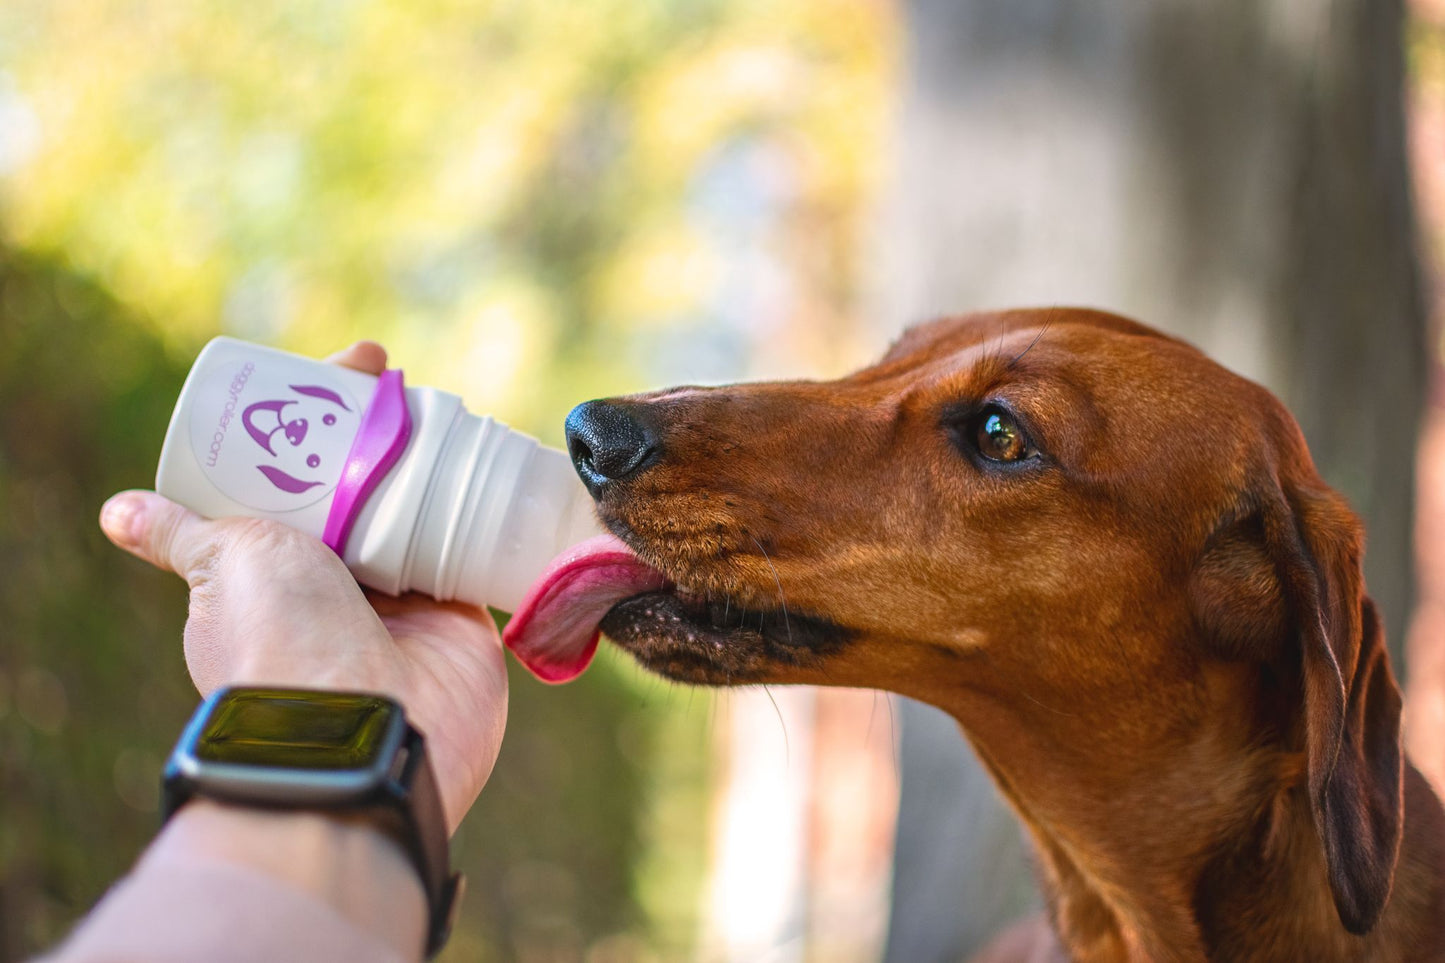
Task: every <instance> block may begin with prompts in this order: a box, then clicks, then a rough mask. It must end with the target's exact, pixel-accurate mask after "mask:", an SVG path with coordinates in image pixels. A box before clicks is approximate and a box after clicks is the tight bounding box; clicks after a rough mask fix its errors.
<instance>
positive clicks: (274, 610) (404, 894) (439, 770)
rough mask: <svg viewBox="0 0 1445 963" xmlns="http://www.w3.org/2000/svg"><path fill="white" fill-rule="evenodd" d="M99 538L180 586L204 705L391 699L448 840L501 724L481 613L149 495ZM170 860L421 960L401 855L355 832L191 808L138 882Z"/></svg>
mask: <svg viewBox="0 0 1445 963" xmlns="http://www.w3.org/2000/svg"><path fill="white" fill-rule="evenodd" d="M328 360H330V361H332V362H335V363H338V364H343V365H346V366H348V367H352V368H355V369H357V370H361V371H366V372H369V373H372V374H376V373H379V372H380V371H381V370H382V369H383V368H384V367H385V366H386V353H385V351H383V350H382V348H381V347H380V346H379V345H376V344H373V343H370V342H361V343H358V344H355V345H352V346H351V347H350V348H348V349H346V350H345V351H343V352H340V353H339V354H337V355H334V356H332V357H331V358H329V359H328ZM100 524H101V528H102V529H103V530H104V532H105V534H106V536H107V537H109V538H110V540H111V541H112V542H114V543H115V544H116V545H118V546H119V547H121V548H123V549H125V550H126V551H128V552H130V553H132V554H133V555H136V556H138V557H139V558H142V559H144V560H145V561H147V562H150V563H151V564H152V565H155V566H156V567H158V568H162V569H165V570H167V571H171V572H175V573H176V574H177V575H180V576H181V577H182V578H184V579H185V580H186V583H187V584H188V585H189V586H190V610H189V615H188V618H187V620H186V628H185V641H184V649H185V658H186V666H187V668H188V669H189V670H190V674H191V679H192V680H193V681H194V682H195V684H196V688H197V689H199V690H200V692H201V694H202V695H206V694H208V693H210V692H212V691H213V690H215V689H216V688H218V687H220V686H223V685H233V684H274V685H283V686H298V687H306V688H329V689H343V690H359V691H367V692H379V693H384V694H386V695H389V696H392V697H393V698H395V699H397V700H398V701H400V702H401V704H402V705H403V706H404V707H405V709H406V713H407V717H408V718H409V719H410V720H411V722H412V724H413V725H414V726H416V727H417V728H418V729H420V730H421V731H422V732H423V733H424V734H425V736H426V739H427V749H428V753H429V755H430V758H431V760H432V767H433V771H434V772H435V774H436V777H437V784H438V787H439V789H440V791H441V796H442V803H443V807H444V808H445V810H446V818H447V824H448V830H449V831H452V830H455V829H456V827H457V825H458V824H459V823H460V822H461V819H462V817H463V816H464V815H465V814H466V812H467V810H468V809H470V808H471V805H472V803H473V802H474V801H475V800H476V798H477V794H478V793H480V792H481V789H482V786H483V785H484V784H485V783H486V781H487V778H488V777H489V776H490V775H491V771H492V766H493V764H494V763H495V762H496V758H497V752H498V750H499V748H500V747H501V742H502V731H503V729H504V727H505V725H506V714H507V674H506V667H505V665H504V662H503V655H502V644H501V639H500V637H499V636H498V634H497V629H496V626H495V625H494V624H493V622H492V619H491V617H490V615H488V614H487V612H486V611H485V610H483V609H478V608H474V607H472V606H469V605H462V604H458V603H444V602H437V601H434V600H432V599H429V598H425V597H422V596H418V595H407V596H403V597H401V598H391V597H388V596H385V595H380V594H375V593H369V592H364V591H363V590H362V589H361V588H360V587H359V586H358V585H357V584H356V581H355V580H354V579H353V577H352V576H351V573H350V572H348V571H347V569H346V567H345V565H343V564H342V562H341V560H340V559H339V558H338V557H337V556H336V555H335V553H333V552H332V551H331V550H330V549H329V548H327V547H326V546H325V545H323V544H322V543H321V542H320V541H318V540H316V539H314V538H312V537H310V536H307V535H303V534H301V533H298V532H296V531H294V530H292V529H290V528H286V527H285V526H283V525H280V524H278V523H275V522H268V521H260V520H250V519H238V518H232V519H220V520H215V521H208V520H206V519H203V518H201V517H199V516H198V515H196V514H194V513H192V512H190V511H188V510H186V509H184V508H182V507H181V506H179V505H176V504H175V503H173V502H170V501H168V500H167V499H165V498H163V497H161V496H160V495H157V494H156V493H154V492H146V491H129V492H122V493H120V494H118V495H115V496H114V497H112V498H111V499H110V500H109V501H107V502H106V504H105V507H104V508H103V509H102V510H101V518H100ZM171 848H177V849H185V850H187V851H189V852H192V853H195V852H201V853H204V854H205V855H207V856H210V857H213V858H217V859H223V860H227V861H233V862H235V863H237V864H239V865H243V866H245V867H247V868H250V869H254V870H259V871H261V872H264V873H267V874H269V875H271V876H274V877H276V878H277V879H279V880H282V881H283V882H285V883H286V884H287V885H289V886H291V887H293V888H298V889H301V890H303V891H305V892H307V893H310V894H311V895H313V896H314V897H316V898H318V899H320V900H322V901H324V902H326V903H328V904H330V905H331V906H332V907H333V908H335V909H336V910H338V911H340V912H341V913H342V914H343V915H344V916H346V917H347V918H348V919H350V920H351V921H352V922H353V923H355V924H356V925H357V926H358V927H360V928H362V929H365V930H367V931H369V932H371V933H373V934H374V935H375V936H376V937H377V938H378V939H380V940H382V941H384V942H385V943H387V944H389V945H391V946H393V947H395V948H396V949H397V950H398V951H399V952H400V953H402V955H403V956H405V957H417V956H419V955H420V951H421V947H422V945H423V942H424V933H425V899H424V897H423V893H422V888H421V884H420V881H419V880H418V878H417V876H416V873H415V871H414V870H413V869H412V868H411V865H410V864H409V863H408V862H407V861H406V859H405V857H404V856H403V855H402V853H401V850H400V848H399V847H398V846H397V845H396V844H395V843H393V842H392V841H391V840H390V839H388V838H386V837H384V836H383V835H381V834H380V833H378V832H376V831H374V830H372V829H371V828H369V827H368V826H367V825H365V824H364V823H359V822H355V821H349V820H345V819H337V818H333V817H329V816H322V815H317V814H310V813H295V814H291V813H275V812H262V811H256V810H248V809H241V808H237V807H231V806H223V805H220V804H217V803H211V802H198V803H192V804H190V805H187V806H186V807H185V808H183V809H182V810H181V811H180V812H179V813H178V814H177V815H176V816H175V817H174V818H172V819H171V821H170V822H169V823H168V824H167V825H166V827H165V829H164V830H163V831H162V832H161V834H160V836H159V837H157V839H156V841H155V842H154V843H153V844H152V846H151V850H150V851H149V853H148V855H147V857H146V860H143V861H142V863H141V864H140V867H139V869H138V870H137V875H138V876H140V877H141V878H142V879H143V874H144V873H145V872H146V869H147V860H150V859H152V857H154V856H156V855H157V854H159V855H162V856H163V855H164V854H165V853H166V852H167V851H168V850H170V849H171ZM298 853H302V854H305V858H301V859H298V858H297V855H298Z"/></svg>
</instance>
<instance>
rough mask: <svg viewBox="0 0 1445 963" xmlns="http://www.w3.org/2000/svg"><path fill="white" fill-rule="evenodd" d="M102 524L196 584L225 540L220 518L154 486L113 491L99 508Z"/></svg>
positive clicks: (115, 538)
mask: <svg viewBox="0 0 1445 963" xmlns="http://www.w3.org/2000/svg"><path fill="white" fill-rule="evenodd" d="M100 527H101V530H102V531H104V532H105V534H106V537H108V538H109V539H110V540H111V541H112V542H114V543H115V544H116V545H118V546H120V547H121V548H123V549H125V550H126V551H127V552H130V553H131V554H132V555H135V556H138V557H139V558H143V559H145V560H146V561H147V562H150V563H151V564H152V565H155V566H156V567H158V568H163V569H166V570H168V571H171V572H175V573H176V574H177V575H180V576H181V577H182V578H184V579H185V580H186V581H187V582H188V583H191V584H194V583H195V581H196V580H197V579H199V578H202V577H203V576H204V573H205V571H206V569H207V568H208V566H209V564H210V562H211V560H212V559H213V558H214V556H215V553H216V548H217V546H218V544H219V542H220V533H219V532H218V531H216V523H214V522H209V521H207V520H205V519H204V518H202V517H201V516H199V515H197V514H196V513H195V512H193V511H191V510H190V509H187V508H182V507H181V506H180V505H177V504H176V503H175V502H173V501H171V500H170V499H168V498H165V497H164V496H161V495H157V494H156V493H155V492H147V491H128V492H121V493H120V494H118V495H112V496H111V498H110V500H109V501H107V502H106V503H105V505H104V506H103V507H102V508H101V510H100Z"/></svg>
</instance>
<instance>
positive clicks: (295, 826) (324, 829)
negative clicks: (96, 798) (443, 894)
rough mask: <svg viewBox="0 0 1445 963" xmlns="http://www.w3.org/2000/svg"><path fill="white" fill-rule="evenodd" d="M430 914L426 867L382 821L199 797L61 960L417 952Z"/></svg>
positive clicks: (366, 957)
mask: <svg viewBox="0 0 1445 963" xmlns="http://www.w3.org/2000/svg"><path fill="white" fill-rule="evenodd" d="M238 902H242V903H244V904H245V905H244V906H238V905H237V903H238ZM425 921H426V901H425V897H424V896H423V893H422V888H421V883H420V878H419V877H418V875H417V873H416V871H415V870H414V869H413V868H412V865H411V863H410V862H409V861H408V860H407V858H406V856H405V855H404V854H403V852H402V850H401V848H400V847H399V846H398V845H396V844H395V843H394V842H392V841H391V840H390V839H388V838H387V837H385V836H384V835H382V834H381V833H379V832H378V831H376V830H375V829H373V828H371V827H370V825H368V824H366V823H363V822H360V821H348V820H344V819H338V818H336V817H334V816H331V815H320V814H315V813H305V812H271V811H263V810H255V809H243V808H239V807H231V806H224V805H221V804H219V803H214V802H211V801H208V800H196V801H194V802H192V803H190V804H188V805H187V806H186V807H185V808H184V809H182V810H181V811H180V812H179V813H177V814H176V816H175V817H174V818H173V819H172V820H171V821H170V822H169V823H168V824H167V825H166V828H165V829H164V830H163V831H162V832H161V834H160V835H159V836H158V837H157V838H156V840H155V842H154V843H152V844H151V846H150V848H149V849H148V850H147V851H146V853H145V854H144V855H143V856H142V858H141V860H140V862H139V863H138V864H137V866H136V869H135V870H134V872H132V874H131V875H130V876H129V877H127V878H126V879H125V880H124V881H122V883H121V884H120V885H118V886H117V887H116V888H115V890H113V891H112V892H111V893H110V894H108V895H107V897H106V899H105V900H104V901H103V902H102V903H101V904H100V906H98V907H97V908H96V910H95V911H93V912H92V914H91V916H90V917H88V918H87V919H86V920H85V921H83V922H82V923H81V925H80V926H79V927H78V928H77V930H76V932H75V933H74V934H73V935H72V937H71V939H70V940H68V941H67V942H66V943H65V944H64V945H63V946H61V947H60V948H59V950H58V951H57V952H56V954H55V955H54V957H52V958H50V959H51V960H52V961H53V963H80V961H86V963H89V961H92V960H113V959H118V958H127V959H130V958H145V959H148V960H157V961H162V960H171V959H177V960H179V959H197V958H201V957H197V956H195V955H194V954H195V953H196V952H200V951H202V950H204V954H203V955H204V958H206V959H218V960H226V959H238V960H239V959H260V958H271V957H272V955H273V953H274V952H275V951H276V950H277V949H282V950H284V951H285V952H284V956H285V957H287V958H300V957H299V956H297V953H298V951H301V952H302V953H303V955H304V953H305V952H306V951H307V950H308V949H309V950H310V952H311V953H312V954H315V953H318V952H319V953H322V954H323V955H324V957H325V958H340V957H341V955H342V953H343V951H344V953H345V955H346V958H347V959H349V960H362V961H372V960H376V961H381V960H396V959H402V960H411V959H417V958H419V957H420V955H421V950H422V945H423V942H424V932H425ZM218 948H219V952H220V955H217V952H218Z"/></svg>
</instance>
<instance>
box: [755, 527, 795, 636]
mask: <svg viewBox="0 0 1445 963" xmlns="http://www.w3.org/2000/svg"><path fill="white" fill-rule="evenodd" d="M748 538H751V539H752V540H753V544H754V545H756V546H757V547H758V551H759V552H762V553H763V561H765V562H767V563H768V568H770V569H772V570H773V582H774V583H775V584H776V585H777V586H778V601H779V602H781V603H782V605H783V628H785V629H787V630H788V644H789V645H792V644H793V626H792V624H791V623H789V622H788V597H787V596H786V595H784V594H783V580H782V579H781V578H779V577H778V567H777V566H776V565H774V564H773V560H772V559H771V558H769V557H768V550H767V549H765V548H763V543H762V542H760V541H758V539H757V536H756V535H753V534H752V533H751V532H749V533H748ZM759 621H760V622H761V620H759ZM758 631H760V632H761V631H762V626H761V625H759V626H758Z"/></svg>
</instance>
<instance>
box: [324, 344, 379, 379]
mask: <svg viewBox="0 0 1445 963" xmlns="http://www.w3.org/2000/svg"><path fill="white" fill-rule="evenodd" d="M326 360H327V361H329V362H331V363H332V364H339V365H343V366H345V367H347V368H355V369H356V370H357V371H364V372H366V373H367V374H371V375H379V374H381V373H382V372H383V371H385V370H386V349H385V348H383V347H382V346H381V345H379V344H377V343H376V342H375V341H358V342H356V343H355V344H353V345H352V346H351V347H349V348H344V349H343V350H341V351H338V352H336V353H335V354H333V355H331V356H329V357H328V358H327V359H326Z"/></svg>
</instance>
